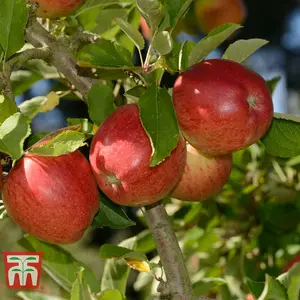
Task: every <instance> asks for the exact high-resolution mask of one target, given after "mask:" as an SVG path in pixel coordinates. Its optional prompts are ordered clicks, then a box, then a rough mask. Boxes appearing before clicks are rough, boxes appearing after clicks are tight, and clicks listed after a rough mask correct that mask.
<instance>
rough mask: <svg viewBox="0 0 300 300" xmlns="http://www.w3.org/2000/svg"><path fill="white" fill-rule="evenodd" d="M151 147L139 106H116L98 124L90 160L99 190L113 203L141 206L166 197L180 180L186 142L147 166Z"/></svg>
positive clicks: (182, 140)
mask: <svg viewBox="0 0 300 300" xmlns="http://www.w3.org/2000/svg"><path fill="white" fill-rule="evenodd" d="M151 154H152V148H151V144H150V140H149V138H148V136H147V134H146V132H145V130H144V128H143V126H142V123H141V121H140V116H139V107H138V106H137V105H136V104H126V105H124V106H121V107H119V108H118V109H116V110H115V111H114V112H113V113H112V114H111V115H110V116H109V117H108V118H107V119H106V120H105V121H104V122H103V123H102V124H101V126H100V127H99V129H98V131H97V133H96V135H95V137H94V139H93V142H92V145H91V151H90V163H91V166H92V170H93V172H94V175H95V178H96V181H97V183H98V186H99V187H100V189H101V190H102V191H103V192H104V193H105V194H106V195H107V196H108V197H109V198H110V199H111V200H112V201H114V202H115V203H118V204H121V205H127V206H143V205H148V204H151V203H155V202H157V201H159V200H160V199H162V198H163V197H165V196H166V195H167V194H168V193H169V192H170V191H171V189H172V188H173V187H174V186H175V184H176V183H177V181H178V180H179V178H180V176H181V174H182V172H183V168H184V164H185V157H186V147H185V142H184V139H183V138H182V137H180V140H179V143H178V145H177V147H176V148H175V149H174V150H173V151H172V153H171V155H170V156H169V157H167V158H166V159H165V160H164V161H163V162H162V163H160V164H159V165H157V166H155V167H150V166H149V163H150V157H151Z"/></svg>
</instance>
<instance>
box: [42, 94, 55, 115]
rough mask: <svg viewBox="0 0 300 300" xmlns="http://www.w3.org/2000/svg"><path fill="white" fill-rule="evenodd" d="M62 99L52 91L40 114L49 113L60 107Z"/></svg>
mask: <svg viewBox="0 0 300 300" xmlns="http://www.w3.org/2000/svg"><path fill="white" fill-rule="evenodd" d="M59 101H60V97H59V96H58V95H57V93H56V92H54V91H52V92H50V93H48V94H47V95H46V96H45V102H44V103H42V105H41V107H40V112H48V111H51V110H53V109H54V108H55V107H56V106H57V105H59Z"/></svg>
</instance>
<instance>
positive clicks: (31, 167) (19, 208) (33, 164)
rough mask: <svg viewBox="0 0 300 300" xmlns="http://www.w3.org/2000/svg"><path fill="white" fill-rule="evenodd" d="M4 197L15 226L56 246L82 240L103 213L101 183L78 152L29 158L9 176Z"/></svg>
mask: <svg viewBox="0 0 300 300" xmlns="http://www.w3.org/2000/svg"><path fill="white" fill-rule="evenodd" d="M2 196H3V202H4V205H5V208H6V210H7V213H8V215H9V216H10V217H11V218H12V220H13V221H14V222H15V223H17V224H18V225H19V226H20V227H21V228H22V229H23V230H24V231H25V232H27V233H29V234H31V235H32V236H34V237H36V238H38V239H40V240H43V241H46V242H49V243H55V244H71V243H74V242H76V241H77V240H79V239H81V237H82V235H83V234H84V231H85V230H86V229H87V228H88V227H89V225H90V224H91V222H92V221H93V218H94V215H95V214H96V213H97V211H98V210H99V193H98V187H97V184H96V182H95V179H94V178H93V174H92V171H91V168H90V166H89V163H88V161H87V160H86V158H85V157H84V156H83V155H82V154H81V153H80V152H79V151H78V150H77V151H75V152H72V153H68V154H66V155H61V156H57V157H50V156H38V155H33V154H27V155H25V156H24V157H22V158H21V159H20V160H19V161H18V162H17V163H16V165H15V166H14V167H13V169H12V170H11V171H10V172H9V174H8V176H7V177H6V180H5V182H4V186H3V192H2Z"/></svg>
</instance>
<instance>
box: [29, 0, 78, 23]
mask: <svg viewBox="0 0 300 300" xmlns="http://www.w3.org/2000/svg"><path fill="white" fill-rule="evenodd" d="M28 2H29V3H37V4H38V8H37V10H36V16H37V17H40V18H49V19H56V18H60V17H65V16H67V15H69V14H71V13H72V12H73V11H75V10H76V9H77V8H79V7H80V6H81V5H82V4H83V0H50V1H49V0H28Z"/></svg>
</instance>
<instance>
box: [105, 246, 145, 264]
mask: <svg viewBox="0 0 300 300" xmlns="http://www.w3.org/2000/svg"><path fill="white" fill-rule="evenodd" d="M100 258H102V259H111V258H114V259H122V258H128V259H133V260H141V261H148V259H147V256H146V255H145V254H144V253H143V252H138V251H132V249H128V248H125V247H120V246H117V245H111V244H104V245H102V246H101V248H100Z"/></svg>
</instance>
